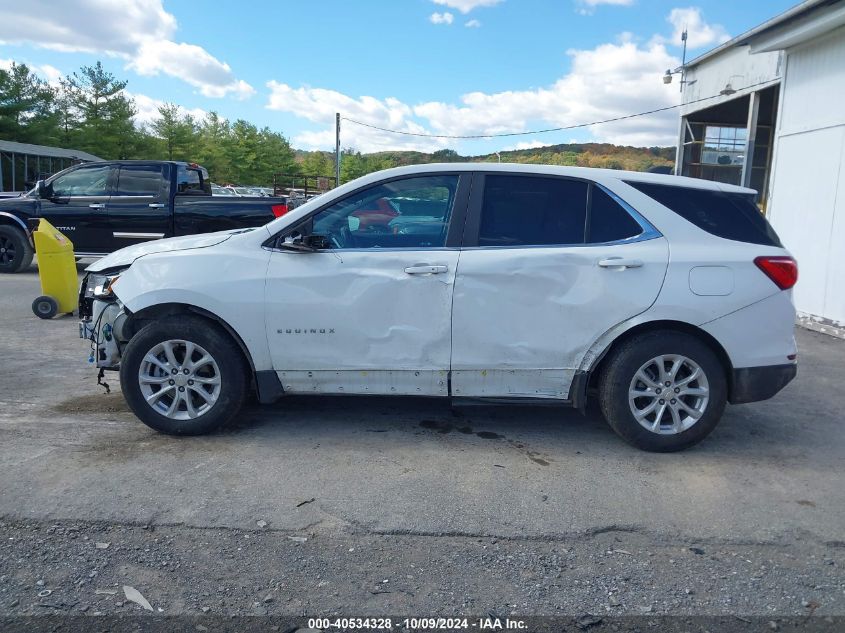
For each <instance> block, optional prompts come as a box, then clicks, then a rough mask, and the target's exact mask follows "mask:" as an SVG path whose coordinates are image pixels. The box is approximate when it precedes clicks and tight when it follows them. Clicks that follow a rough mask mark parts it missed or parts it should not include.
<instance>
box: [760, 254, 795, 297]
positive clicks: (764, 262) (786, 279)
mask: <svg viewBox="0 0 845 633" xmlns="http://www.w3.org/2000/svg"><path fill="white" fill-rule="evenodd" d="M754 263H755V264H756V265H757V268H759V269H760V270H762V271H763V272H764V273H766V276H767V277H768V278H769V279H771V280H772V281H773V282H775V285H776V286H777V287H778V288H780V289H781V290H789V289H790V288H792V286H794V285H795V283H796V282H797V281H798V262H796V261H795V260H794V259H792V258H791V257H757V258H756V259H755V260H754Z"/></svg>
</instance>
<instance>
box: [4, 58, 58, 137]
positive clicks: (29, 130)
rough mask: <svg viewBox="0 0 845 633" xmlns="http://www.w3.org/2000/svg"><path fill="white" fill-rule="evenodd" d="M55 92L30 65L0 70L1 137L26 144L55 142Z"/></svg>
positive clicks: (19, 65) (17, 65)
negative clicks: (32, 70) (36, 74)
mask: <svg viewBox="0 0 845 633" xmlns="http://www.w3.org/2000/svg"><path fill="white" fill-rule="evenodd" d="M54 100H55V94H54V92H53V90H52V89H51V88H50V87H49V86H48V85H47V83H46V82H45V81H43V80H42V79H40V78H38V77H37V76H35V75H34V74H33V73H32V72H31V71H30V69H29V67H28V66H27V65H26V64H16V63H15V62H12V66H11V68H9V70H3V69H0V138H4V139H7V140H12V141H19V142H23V143H40V144H47V143H55V142H56V141H57V140H58V139H57V132H58V126H57V117H56V114H55V112H54V111H53V102H54Z"/></svg>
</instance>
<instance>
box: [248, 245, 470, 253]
mask: <svg viewBox="0 0 845 633" xmlns="http://www.w3.org/2000/svg"><path fill="white" fill-rule="evenodd" d="M261 248H263V249H264V250H265V251H270V252H271V253H292V254H294V255H301V254H304V255H318V254H320V253H327V254H332V253H407V252H419V251H425V252H428V251H460V250H466V249H461V248H459V247H457V246H422V247H419V248H413V247H408V248H403V247H391V248H382V247H380V246H373V247H372V248H327V249H324V250H321V251H297V250H292V249H291V250H288V249H286V248H273V247H272V246H267V245H266V244H265V245H263V246H262V247H261Z"/></svg>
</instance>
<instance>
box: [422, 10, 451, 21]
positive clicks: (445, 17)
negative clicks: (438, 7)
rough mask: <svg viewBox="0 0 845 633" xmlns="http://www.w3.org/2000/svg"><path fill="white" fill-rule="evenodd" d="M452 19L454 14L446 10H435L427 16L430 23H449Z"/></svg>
mask: <svg viewBox="0 0 845 633" xmlns="http://www.w3.org/2000/svg"><path fill="white" fill-rule="evenodd" d="M454 19H455V16H454V15H452V14H451V13H449V12H448V11H444V12H443V13H436V12H435V13H432V14H431V15H430V16H428V21H429V22H431V23H432V24H451V23H452V22H453V21H454Z"/></svg>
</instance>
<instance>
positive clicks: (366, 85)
mask: <svg viewBox="0 0 845 633" xmlns="http://www.w3.org/2000/svg"><path fill="white" fill-rule="evenodd" d="M793 4H795V0H744V1H739V2H738V1H736V0H732V1H725V0H699V1H697V2H693V3H686V2H683V1H672V0H354V1H350V0H320V2H309V1H306V0H276V1H272V0H254V1H250V2H237V3H236V2H231V1H224V0H212V1H207V2H186V1H182V2H179V1H173V0H63V1H62V2H56V1H55V0H53V1H51V0H28V1H27V2H20V0H0V23H2V24H3V25H4V28H3V31H2V33H0V64H8V63H9V62H10V61H11V60H14V61H17V62H25V63H27V64H30V65H32V66H33V67H34V68H35V69H36V70H37V71H38V72H39V73H40V74H42V75H43V76H45V77H46V78H48V79H50V80H53V81H55V80H56V78H57V76H58V75H60V74H65V73H69V72H72V71H73V70H75V69H77V68H78V67H79V66H81V65H83V64H92V63H94V62H95V61H97V60H101V61H102V62H103V64H104V66H106V68H107V69H109V70H110V71H112V72H113V73H114V74H115V75H117V76H119V77H122V78H125V79H127V80H128V81H129V85H128V87H127V90H128V91H129V92H130V93H131V95H132V96H133V97H134V98H135V100H136V103H137V105H138V109H139V115H138V121H139V124H143V123H144V122H145V121H148V120H149V119H150V117H152V116H154V115H155V108H156V106H157V105H158V104H160V103H162V102H168V101H169V102H173V103H176V104H179V105H180V106H182V107H184V108H185V109H186V111H189V112H191V113H192V114H194V115H195V116H197V117H201V116H203V113H205V112H209V111H212V110H215V111H217V112H219V113H220V114H221V115H222V116H224V117H226V118H229V119H236V118H244V119H247V120H249V121H252V122H253V123H256V124H258V125H259V126H264V125H267V126H269V127H270V128H272V129H274V130H277V131H280V132H282V133H283V134H285V136H287V137H288V138H290V139H291V141H292V143H293V145H294V146H295V147H300V148H304V149H316V148H319V149H326V150H328V149H332V148H333V144H334V132H333V120H334V112H336V111H338V110H339V111H341V112H342V113H343V114H344V115H345V116H348V117H350V118H354V119H357V120H361V121H364V122H367V123H370V124H372V125H376V126H380V127H387V128H391V129H401V130H405V131H411V132H420V133H435V134H458V135H465V134H495V133H501V132H523V131H529V130H533V129H540V128H545V127H557V126H563V125H570V124H576V123H585V122H589V121H594V120H599V119H602V118H608V117H612V116H619V115H623V114H629V113H632V112H639V111H643V110H648V109H652V108H655V107H661V106H665V105H671V104H674V103H677V102H678V101H679V98H680V97H679V94H678V88H677V84H672V85H671V86H668V87H667V86H664V85H663V84H662V82H661V74H662V72H663V71H664V70H665V69H666V67H669V66H674V65H677V64H679V63H680V57H681V49H680V41H679V38H678V32H679V29H680V28H682V27H683V26H684V25H686V26H687V27H688V28H689V30H690V40H689V41H690V44H691V47H690V53H689V55H688V58H690V57H694V56H695V55H697V54H700V53H702V52H704V51H706V50H708V49H710V48H712V47H713V46H716V45H717V44H718V43H720V42H721V41H723V40H724V39H726V38H727V37H728V36H735V35H737V34H739V33H741V32H743V31H745V30H747V29H749V28H751V27H753V26H755V25H757V24H759V23H760V22H763V21H764V20H766V19H768V18H770V17H772V16H774V15H776V14H777V13H780V12H782V11H783V10H785V9H787V8H789V7H790V6H792V5H793ZM676 117H677V114H676V113H674V112H669V113H666V114H663V115H657V116H652V117H644V118H642V119H635V120H632V121H627V122H624V123H614V124H607V125H602V126H594V127H590V128H586V129H583V130H578V131H569V132H557V133H550V134H543V135H528V136H524V137H517V138H505V139H494V140H474V141H455V140H442V139H423V138H417V137H409V136H397V135H391V134H386V133H381V132H377V131H375V130H372V129H368V128H362V127H358V126H355V125H353V124H351V123H345V124H344V129H343V145H344V146H345V147H347V146H349V147H355V148H356V149H360V150H362V151H377V150H380V149H385V150H387V149H422V150H434V149H439V148H444V147H449V148H453V149H457V150H458V151H460V152H462V153H482V152H484V153H486V152H490V151H496V150H502V149H511V148H514V147H526V146H537V145H541V144H552V143H561V142H570V141H589V140H595V141H603V142H616V143H621V144H632V145H652V144H672V143H673V139H674V136H675V129H676V123H675V121H676Z"/></svg>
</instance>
